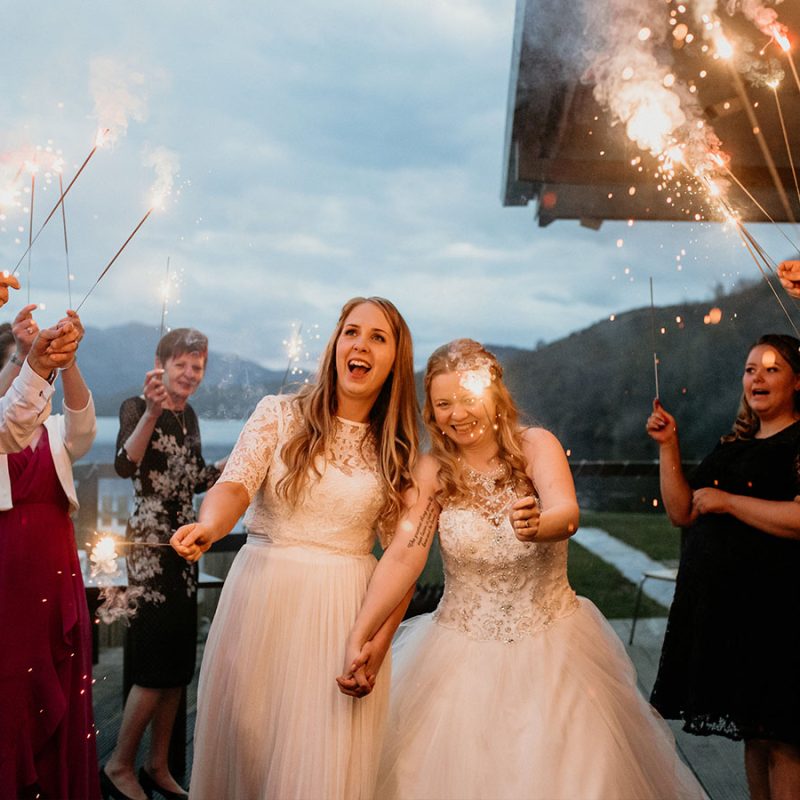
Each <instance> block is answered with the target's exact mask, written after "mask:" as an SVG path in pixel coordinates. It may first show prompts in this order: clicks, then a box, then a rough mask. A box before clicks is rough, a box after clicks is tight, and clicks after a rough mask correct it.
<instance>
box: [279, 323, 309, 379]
mask: <svg viewBox="0 0 800 800" xmlns="http://www.w3.org/2000/svg"><path fill="white" fill-rule="evenodd" d="M302 333H303V323H302V322H301V323H299V324H298V325H297V327H295V325H294V323H292V332H291V333H290V334H289V338H288V339H284V340H283V346H284V347H285V348H286V355H287V357H288V359H289V360H288V362H287V364H286V371H285V372H284V373H283V379H282V380H281V388H280V391H283V388H284V387H285V386H286V380H287V379H288V377H289V372H290V370H291V373H292V375H294V374H295V373H296V372H297V371H298V369H299V368H298V367H297V366H296V365H297V364H299V363H300V356H301V354H302V353H303V351H304V342H303V335H302Z"/></svg>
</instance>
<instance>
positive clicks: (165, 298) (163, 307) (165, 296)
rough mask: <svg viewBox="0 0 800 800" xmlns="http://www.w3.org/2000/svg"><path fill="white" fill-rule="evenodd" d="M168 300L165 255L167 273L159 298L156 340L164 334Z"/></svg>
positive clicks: (167, 276)
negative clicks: (159, 321)
mask: <svg viewBox="0 0 800 800" xmlns="http://www.w3.org/2000/svg"><path fill="white" fill-rule="evenodd" d="M168 302H169V256H167V274H166V277H165V278H164V286H163V288H162V298H161V327H160V328H159V330H158V340H159V341H161V337H162V336H163V335H164V325H165V324H166V320H167V303H168Z"/></svg>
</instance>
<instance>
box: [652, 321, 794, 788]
mask: <svg viewBox="0 0 800 800" xmlns="http://www.w3.org/2000/svg"><path fill="white" fill-rule="evenodd" d="M742 386H743V390H744V391H743V393H742V400H741V403H740V407H739V414H738V416H737V418H736V421H735V422H734V426H733V431H732V432H731V433H730V434H728V435H727V436H723V437H722V440H721V441H720V443H719V444H718V445H717V447H716V448H715V449H714V450H713V452H712V453H711V454H710V455H709V456H707V457H706V459H705V460H704V461H703V462H702V463H701V464H700V466H699V467H698V469H697V471H696V472H695V474H694V475H693V476H692V479H691V481H687V480H686V478H685V477H684V474H683V471H682V469H681V458H680V449H679V445H678V432H677V427H676V424H675V419H674V418H673V417H672V416H671V415H670V414H668V413H667V412H666V411H665V410H664V408H663V407H662V406H661V405H660V403H659V402H658V401H657V400H656V401H655V403H654V406H653V413H652V414H651V415H650V417H649V418H648V420H647V431H648V433H649V434H650V436H651V437H652V438H653V439H655V441H657V442H658V443H659V449H660V475H661V494H662V497H663V500H664V506H665V508H666V510H667V514H668V515H669V518H670V520H671V521H672V523H673V525H676V526H681V527H685V528H686V529H687V530H686V534H685V538H684V545H683V549H682V552H681V563H680V569H679V571H678V582H677V586H676V589H675V600H674V602H673V604H672V608H671V610H670V615H669V622H668V624H667V632H666V637H665V639H664V648H663V652H662V654H661V663H660V665H659V671H658V677H657V679H656V683H655V686H654V688H653V696H652V702H653V705H654V706H655V707H656V708H657V709H658V710H659V711H660V712H661V714H663V715H664V716H665V717H667V718H671V719H682V720H683V721H684V728H685V730H687V731H689V732H690V733H694V734H698V735H701V736H705V735H710V734H719V735H722V736H727V737H729V738H731V739H744V742H745V768H746V771H747V779H748V783H749V786H750V793H751V796H752V797H753V798H754V800H762V798H763V799H765V800H779V799H780V800H783V798H797V797H800V625H799V624H798V615H800V502H799V501H800V341H798V340H797V339H794V338H793V337H791V336H783V335H778V334H768V335H766V336H762V337H761V338H760V339H759V340H758V342H756V344H755V345H754V346H753V347H752V349H751V350H750V352H749V354H748V356H747V361H746V363H745V368H744V375H743V376H742Z"/></svg>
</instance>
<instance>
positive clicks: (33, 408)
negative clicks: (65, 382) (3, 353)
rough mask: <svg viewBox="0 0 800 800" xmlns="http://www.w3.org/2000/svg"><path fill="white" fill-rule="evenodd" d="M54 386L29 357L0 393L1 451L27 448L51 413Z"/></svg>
mask: <svg viewBox="0 0 800 800" xmlns="http://www.w3.org/2000/svg"><path fill="white" fill-rule="evenodd" d="M52 396H53V386H52V385H51V384H50V383H49V382H48V381H46V380H45V379H44V378H42V377H40V376H39V375H37V374H36V373H35V372H34V371H33V370H32V369H31V367H30V365H29V364H28V362H27V361H25V363H24V364H23V365H22V369H21V370H20V372H19V375H17V377H16V378H14V382H13V383H12V384H11V386H10V387H9V389H8V391H7V392H6V393H5V395H4V396H3V397H0V453H14V452H17V451H18V450H24V449H25V448H26V447H27V446H28V444H29V443H30V441H31V439H32V438H33V434H34V432H35V431H36V428H38V427H39V425H41V424H42V422H44V420H45V419H47V416H48V415H49V414H50V398H51V397H52Z"/></svg>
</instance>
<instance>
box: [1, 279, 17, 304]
mask: <svg viewBox="0 0 800 800" xmlns="http://www.w3.org/2000/svg"><path fill="white" fill-rule="evenodd" d="M9 286H10V287H11V288H12V289H19V281H18V280H17V278H16V277H15V276H14V275H11V274H10V273H8V272H6V271H3V272H0V307H2V306H4V305H5V304H6V303H7V302H8V287H9Z"/></svg>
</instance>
